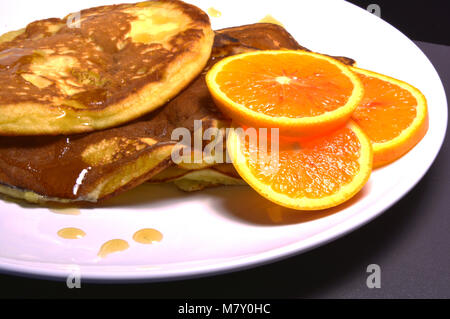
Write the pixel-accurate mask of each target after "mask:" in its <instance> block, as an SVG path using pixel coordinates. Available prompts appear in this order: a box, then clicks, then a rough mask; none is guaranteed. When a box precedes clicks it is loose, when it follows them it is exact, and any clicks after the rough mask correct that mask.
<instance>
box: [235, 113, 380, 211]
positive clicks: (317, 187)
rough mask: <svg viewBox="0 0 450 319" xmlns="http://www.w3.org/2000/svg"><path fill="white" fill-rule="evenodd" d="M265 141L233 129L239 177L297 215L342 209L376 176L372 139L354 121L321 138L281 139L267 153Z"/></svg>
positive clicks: (268, 147)
mask: <svg viewBox="0 0 450 319" xmlns="http://www.w3.org/2000/svg"><path fill="white" fill-rule="evenodd" d="M260 141H261V138H259V141H256V140H252V139H251V138H246V137H245V135H244V134H239V132H238V131H233V130H231V131H230V133H229V135H228V139H227V149H228V153H229V156H230V158H231V160H232V162H233V164H234V166H235V168H236V170H237V171H238V173H239V175H240V176H241V177H242V178H243V179H244V180H245V181H246V182H247V183H248V184H249V185H250V186H251V187H252V188H253V189H254V190H256V191H257V192H258V193H259V194H261V195H262V196H263V197H265V198H267V199H269V200H270V201H273V202H275V203H277V204H279V205H281V206H285V207H289V208H293V209H297V210H319V209H325V208H329V207H333V206H337V205H339V204H341V203H343V202H345V201H347V200H348V199H350V198H351V197H353V196H354V195H355V194H356V193H358V192H359V190H361V188H362V187H363V186H364V185H365V184H366V182H367V181H368V179H369V176H370V174H371V170H372V158H373V153H372V146H371V143H370V140H369V139H368V138H367V136H366V135H365V134H364V132H363V131H362V130H361V129H360V128H359V127H358V125H356V124H355V123H354V122H352V121H350V122H349V123H348V124H347V125H346V126H344V127H341V128H339V129H338V130H336V131H334V132H332V133H328V134H327V135H324V136H321V137H314V138H309V139H295V138H284V137H280V138H279V144H278V145H279V147H278V150H277V149H276V148H272V143H267V144H268V146H267V148H261V146H260V145H261V144H260ZM274 150H275V151H274ZM277 155H278V156H277Z"/></svg>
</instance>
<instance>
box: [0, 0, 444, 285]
mask: <svg viewBox="0 0 450 319" xmlns="http://www.w3.org/2000/svg"><path fill="white" fill-rule="evenodd" d="M129 2H132V1H129ZM188 2H191V3H193V4H195V5H197V6H199V7H200V8H202V9H203V10H204V11H205V12H209V13H210V16H211V22H212V25H213V28H214V29H221V28H225V27H231V26H238V25H244V24H250V23H256V22H259V21H261V20H263V19H264V20H265V21H267V20H271V21H279V22H281V23H282V24H283V25H284V27H285V28H286V29H287V30H288V31H289V32H290V33H291V34H292V35H293V36H294V38H295V39H296V40H297V41H298V42H299V43H300V44H302V45H304V46H306V47H308V48H309V49H311V50H313V51H316V52H323V53H327V54H330V55H336V56H348V57H351V58H354V59H355V60H356V61H357V65H358V66H359V67H361V68H364V69H369V70H373V71H376V72H379V73H382V74H386V75H390V76H392V77H394V78H398V79H401V80H403V81H406V82H408V83H411V84H412V85H414V86H415V87H417V88H419V89H420V90H421V91H422V92H423V94H424V95H425V96H426V98H427V101H428V108H429V123H430V125H429V130H428V133H427V135H426V136H425V138H424V139H423V140H422V141H421V142H420V143H419V144H418V145H417V146H416V147H415V148H414V149H413V150H411V151H410V152H409V153H408V154H406V155H405V156H404V157H402V158H401V159H399V160H397V161H396V162H394V163H393V164H391V165H388V166H386V167H383V168H379V169H377V170H375V171H374V172H373V173H372V175H371V177H370V180H369V182H368V184H366V186H365V187H364V188H363V190H362V191H361V192H360V193H359V194H357V195H356V196H355V197H354V198H353V199H351V200H350V201H349V202H347V203H345V204H343V205H340V206H338V207H335V208H332V209H328V210H323V211H318V212H301V211H294V210H289V209H286V208H282V207H280V206H277V205H276V204H273V203H271V202H269V201H267V200H266V199H264V198H262V197H261V196H259V195H258V194H257V193H256V192H255V191H253V190H252V189H251V188H249V187H246V186H235V187H218V188H213V189H208V190H204V191H201V192H197V193H192V194H188V193H183V192H181V191H180V190H178V189H176V188H175V187H174V186H172V185H170V184H169V185H152V184H144V185H142V186H140V187H138V188H136V189H134V190H132V191H129V192H127V193H125V194H123V195H121V196H119V197H117V198H114V199H111V200H108V201H107V202H106V203H104V204H103V205H102V206H101V207H95V208H93V207H89V208H87V207H84V208H72V209H52V208H50V209H49V208H45V207H39V206H34V205H29V204H25V203H23V202H19V201H12V200H10V199H6V198H5V199H2V200H1V201H0V211H1V213H0V270H2V271H4V272H10V273H17V274H25V275H31V276H41V277H53V278H66V277H67V276H69V275H71V274H72V273H74V272H76V273H78V274H79V275H80V276H81V278H82V280H91V281H101V280H108V281H116V280H117V281H130V280H145V281H152V280H167V279H175V278H187V277H195V276H204V275H211V274H216V273H222V272H227V271H235V270H239V269H244V268H248V267H252V266H255V265H259V264H263V263H268V262H273V261H276V260H279V259H281V258H286V257H289V256H292V255H295V254H299V253H301V252H305V251H307V250H310V249H313V248H315V247H318V246H320V245H323V244H325V243H327V242H330V241H332V240H334V239H337V238H339V237H341V236H343V235H345V234H347V233H349V232H351V231H353V230H355V229H357V228H358V227H360V226H362V225H364V224H366V223H367V222H369V221H371V220H372V219H374V218H375V217H377V216H379V215H380V214H381V213H383V212H384V211H385V210H386V209H388V208H389V207H390V206H392V205H393V204H395V203H396V202H397V201H398V200H399V199H400V198H402V197H403V196H404V195H405V194H406V193H407V192H408V191H409V190H411V189H412V188H413V187H414V186H415V185H416V184H417V183H418V182H419V181H420V179H421V178H422V177H423V176H424V174H425V173H426V172H427V170H428V169H429V167H430V166H431V164H432V163H433V161H434V159H435V157H436V156H437V154H438V152H439V149H440V147H441V145H442V143H443V140H444V136H445V131H446V127H447V101H446V97H445V92H444V89H443V86H442V83H441V81H440V79H439V76H438V74H437V72H436V70H435V69H434V67H433V65H432V64H431V63H430V61H429V60H428V59H427V57H426V56H425V55H424V54H423V53H422V52H421V50H420V49H419V48H418V47H417V46H416V45H415V44H414V43H413V42H412V41H411V40H409V39H408V38H407V37H406V36H404V35H403V34H402V33H401V32H399V31H398V30H396V29H395V28H393V27H392V26H390V25H389V24H387V23H386V22H384V21H383V20H381V19H380V18H378V17H377V16H375V15H372V14H371V13H369V12H367V11H364V10H362V9H360V8H358V7H356V6H354V5H351V4H349V3H347V2H344V1H335V0H320V1H296V2H295V3H294V2H292V1H287V0H286V1H277V2H276V3H275V2H273V1H256V0H255V1H226V2H224V1H219V0H215V1H213V0H205V1H200V0H198V1H194V0H192V1H188ZM112 3H115V1H109V0H95V1H88V0H86V1H84V0H80V1H76V2H56V3H55V2H52V1H50V0H47V1H44V0H42V1H39V2H36V1H25V0H20V1H15V2H3V3H1V4H0V9H1V11H0V12H1V18H2V24H1V25H0V33H4V32H7V31H10V30H15V29H19V28H21V27H23V26H24V25H26V24H27V23H29V22H31V21H34V20H37V19H42V18H47V17H49V16H57V17H61V16H64V15H65V14H66V13H67V12H76V11H78V10H80V9H82V8H88V7H93V6H96V5H102V4H112ZM24 8H26V9H24ZM381 14H383V12H382V8H381ZM64 229H65V231H66V232H65V233H64V232H61V230H64ZM149 229H150V231H149ZM76 230H78V232H76ZM140 230H147V233H144V235H143V236H141V237H142V238H143V239H144V241H145V240H149V241H154V243H153V244H151V245H145V244H142V240H140V239H139V238H140V237H139V234H140V233H139V231H140ZM141 234H142V232H141ZM71 236H74V237H76V238H78V239H68V238H67V237H71ZM142 238H141V239H142ZM112 240H113V241H112ZM112 248H115V249H116V250H118V252H116V253H111V254H107V251H108V249H112ZM105 252H106V253H105Z"/></svg>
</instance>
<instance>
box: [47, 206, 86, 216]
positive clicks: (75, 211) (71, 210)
mask: <svg viewBox="0 0 450 319" xmlns="http://www.w3.org/2000/svg"><path fill="white" fill-rule="evenodd" d="M49 210H50V211H51V212H52V213H55V214H59V215H80V214H81V212H80V210H79V209H78V208H75V207H68V208H50V209H49Z"/></svg>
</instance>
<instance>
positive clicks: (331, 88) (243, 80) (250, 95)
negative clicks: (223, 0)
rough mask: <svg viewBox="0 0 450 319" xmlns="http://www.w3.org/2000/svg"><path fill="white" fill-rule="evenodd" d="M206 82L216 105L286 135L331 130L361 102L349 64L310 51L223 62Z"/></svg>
mask: <svg viewBox="0 0 450 319" xmlns="http://www.w3.org/2000/svg"><path fill="white" fill-rule="evenodd" d="M206 83H207V85H208V88H209V90H210V92H211V95H212V97H213V99H214V101H215V103H216V105H217V106H218V107H219V108H220V109H221V110H222V111H223V112H224V113H225V114H227V115H228V116H230V117H231V118H232V119H233V120H235V121H236V122H238V123H240V124H244V125H248V126H252V127H263V128H270V127H277V128H279V129H280V132H282V133H283V134H285V135H286V134H287V135H296V136H298V135H305V136H306V135H313V134H316V133H323V132H326V131H331V130H333V129H335V128H337V127H338V126H342V125H345V123H346V121H347V120H348V119H349V118H350V117H351V114H352V113H353V111H354V110H355V108H356V107H357V105H358V103H359V102H360V101H361V99H362V96H363V93H364V92H363V87H362V84H361V81H360V80H359V78H358V76H356V75H355V74H354V73H353V72H352V71H351V70H350V69H349V68H348V67H347V66H346V65H344V64H342V63H340V62H338V61H336V60H334V59H332V58H330V57H327V56H324V55H321V54H317V53H311V52H305V51H290V50H281V51H255V52H249V53H244V54H239V55H235V56H231V57H229V58H226V59H223V60H221V61H220V62H218V63H217V64H215V65H214V67H213V68H212V69H211V70H210V71H209V72H208V74H207V77H206Z"/></svg>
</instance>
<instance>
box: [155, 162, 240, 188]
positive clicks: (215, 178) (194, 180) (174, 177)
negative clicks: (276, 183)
mask: <svg viewBox="0 0 450 319" xmlns="http://www.w3.org/2000/svg"><path fill="white" fill-rule="evenodd" d="M171 182H173V183H174V184H175V185H176V186H177V187H178V188H179V189H181V190H183V191H185V192H194V191H199V190H203V189H205V188H210V187H215V186H222V185H226V186H238V185H247V183H246V182H245V181H244V180H243V179H242V178H241V177H240V176H239V174H238V173H237V171H236V170H235V169H234V166H233V164H218V165H214V166H212V167H209V168H203V169H198V170H187V169H183V168H180V167H176V166H172V167H169V168H167V169H166V170H164V171H162V172H161V173H159V174H157V175H155V176H154V177H152V178H151V179H150V180H149V183H153V184H158V183H171Z"/></svg>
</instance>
